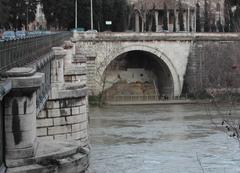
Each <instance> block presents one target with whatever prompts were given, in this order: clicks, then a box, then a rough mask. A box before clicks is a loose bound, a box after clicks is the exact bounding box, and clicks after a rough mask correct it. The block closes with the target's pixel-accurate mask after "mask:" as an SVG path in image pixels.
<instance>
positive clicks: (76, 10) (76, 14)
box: [75, 0, 78, 29]
mask: <svg viewBox="0 0 240 173" xmlns="http://www.w3.org/2000/svg"><path fill="white" fill-rule="evenodd" d="M77 6H78V2H77V0H75V29H77V27H78V26H77V25H78V23H77V18H78V7H77Z"/></svg>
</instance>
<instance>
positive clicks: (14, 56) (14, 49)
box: [0, 32, 71, 73]
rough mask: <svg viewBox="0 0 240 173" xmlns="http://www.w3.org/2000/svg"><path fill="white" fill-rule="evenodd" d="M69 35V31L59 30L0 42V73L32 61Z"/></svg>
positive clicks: (59, 43)
mask: <svg viewBox="0 0 240 173" xmlns="http://www.w3.org/2000/svg"><path fill="white" fill-rule="evenodd" d="M70 37H71V32H59V33H54V34H50V35H44V36H39V37H34V38H26V39H20V40H14V41H6V42H0V73H2V72H4V71H6V70H9V69H11V68H13V67H20V66H24V65H26V64H28V63H29V62H32V61H34V60H36V59H38V58H41V56H44V55H45V54H47V53H48V52H50V51H51V48H52V47H55V46H59V45H61V44H62V43H63V41H64V40H67V39H69V38H70Z"/></svg>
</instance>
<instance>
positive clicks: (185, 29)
mask: <svg viewBox="0 0 240 173" xmlns="http://www.w3.org/2000/svg"><path fill="white" fill-rule="evenodd" d="M183 23H184V31H187V30H188V25H187V11H185V12H183Z"/></svg>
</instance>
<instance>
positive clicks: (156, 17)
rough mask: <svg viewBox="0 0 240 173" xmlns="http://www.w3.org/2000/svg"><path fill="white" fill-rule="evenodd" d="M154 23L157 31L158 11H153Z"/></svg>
mask: <svg viewBox="0 0 240 173" xmlns="http://www.w3.org/2000/svg"><path fill="white" fill-rule="evenodd" d="M155 23H156V32H158V31H159V26H158V11H155Z"/></svg>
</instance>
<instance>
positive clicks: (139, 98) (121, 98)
mask: <svg viewBox="0 0 240 173" xmlns="http://www.w3.org/2000/svg"><path fill="white" fill-rule="evenodd" d="M186 99H187V96H186V97H169V96H159V95H129V96H125V95H116V96H111V97H105V100H106V101H107V102H118V103H124V102H131V103H134V102H157V101H166V100H186Z"/></svg>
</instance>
